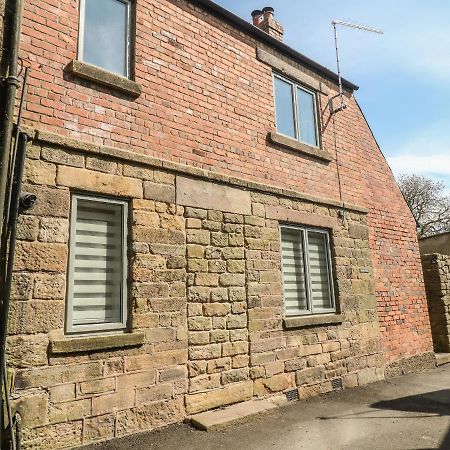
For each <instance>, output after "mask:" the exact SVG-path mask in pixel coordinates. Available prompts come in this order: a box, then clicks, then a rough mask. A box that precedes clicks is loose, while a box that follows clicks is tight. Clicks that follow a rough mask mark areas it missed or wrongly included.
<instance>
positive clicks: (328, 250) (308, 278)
mask: <svg viewBox="0 0 450 450" xmlns="http://www.w3.org/2000/svg"><path fill="white" fill-rule="evenodd" d="M283 228H284V229H289V230H296V231H298V232H303V233H302V236H303V241H302V244H303V262H304V267H305V280H306V281H307V283H306V284H307V286H306V304H307V309H305V310H302V309H297V310H294V311H293V310H290V311H289V312H287V311H286V297H285V296H286V292H285V283H284V266H283V256H282V255H283V254H282V248H283V245H282V244H283V242H282V241H283V239H282V234H281V231H282V229H283ZM308 231H311V232H313V233H320V234H323V235H325V237H326V247H327V248H326V257H327V268H328V290H329V293H330V298H331V304H332V307H331V308H321V309H317V308H314V306H313V304H312V301H311V300H312V289H311V275H310V267H309V252H308V248H309V244H308ZM279 235H280V255H281V267H282V272H281V276H282V280H283V306H284V315H285V317H292V316H310V315H318V314H330V313H336V298H335V293H334V281H333V267H332V263H331V248H330V233H329V231H328V230H324V229H321V228H315V227H309V226H302V225H298V226H296V225H289V224H280V233H279Z"/></svg>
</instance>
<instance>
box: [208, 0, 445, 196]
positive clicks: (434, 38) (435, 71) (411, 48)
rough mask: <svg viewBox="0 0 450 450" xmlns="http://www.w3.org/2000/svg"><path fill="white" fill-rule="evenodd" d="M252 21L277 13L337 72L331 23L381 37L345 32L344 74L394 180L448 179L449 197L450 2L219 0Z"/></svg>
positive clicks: (294, 38) (288, 32)
mask: <svg viewBox="0 0 450 450" xmlns="http://www.w3.org/2000/svg"><path fill="white" fill-rule="evenodd" d="M215 1H216V2H217V3H219V4H220V5H222V6H223V7H225V8H227V9H228V10H230V11H232V12H234V13H235V14H237V15H239V16H241V17H242V18H244V19H248V20H250V13H251V11H253V10H254V9H262V8H263V7H264V6H272V7H274V8H275V15H276V18H277V20H279V21H280V22H282V23H283V25H284V26H285V39H284V41H285V43H286V44H288V45H290V46H291V47H293V48H295V49H296V50H298V51H300V52H301V53H303V54H305V55H306V56H308V57H310V58H312V59H314V60H316V61H317V62H319V63H320V64H322V65H324V66H326V67H329V68H331V69H333V70H335V68H336V62H335V53H334V42H333V32H332V27H331V25H330V23H331V21H332V20H333V19H343V20H348V21H351V22H356V23H363V24H367V25H370V26H373V27H376V28H381V29H382V30H383V31H384V33H385V34H384V35H383V36H379V35H376V34H369V33H364V32H361V31H356V30H349V29H344V28H340V29H339V36H340V47H341V53H342V54H341V59H342V72H343V75H344V77H345V78H347V79H348V80H350V81H352V82H354V83H355V84H357V85H358V86H360V89H359V91H358V92H356V98H357V99H358V102H359V103H360V105H361V107H362V108H363V110H364V113H365V115H366V117H367V119H368V121H369V123H370V125H371V127H372V130H373V132H374V134H375V136H376V138H377V140H378V142H379V144H380V146H381V149H382V150H383V153H384V154H385V155H386V157H387V159H388V161H389V163H390V165H391V167H392V169H393V170H394V172H395V173H396V174H400V173H416V174H423V175H426V176H429V177H431V178H433V179H436V180H441V181H444V182H445V184H446V188H447V190H448V192H449V193H450V82H449V80H450V28H449V24H450V4H449V2H448V0H429V1H426V2H425V1H423V0H395V1H392V0H377V1H376V2H362V1H360V0H339V1H336V0H322V1H321V2H317V0H301V1H298V0H271V2H268V3H267V4H263V3H261V2H260V1H258V0H247V1H244V2H242V1H237V0H215Z"/></svg>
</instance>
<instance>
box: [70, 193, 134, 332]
mask: <svg viewBox="0 0 450 450" xmlns="http://www.w3.org/2000/svg"><path fill="white" fill-rule="evenodd" d="M127 224H128V204H127V202H125V201H121V200H112V199H109V198H100V197H90V196H85V195H78V194H74V195H73V196H72V211H71V223H70V253H69V268H68V289H67V291H68V295H67V309H66V310H67V313H66V319H67V321H66V330H67V332H90V331H103V330H119V329H124V328H126V326H127V315H128V304H127V303H128V302H127V273H128V268H127Z"/></svg>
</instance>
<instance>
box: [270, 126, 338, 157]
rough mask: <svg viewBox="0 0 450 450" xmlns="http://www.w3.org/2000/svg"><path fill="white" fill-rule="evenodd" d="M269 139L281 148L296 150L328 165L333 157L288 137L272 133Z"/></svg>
mask: <svg viewBox="0 0 450 450" xmlns="http://www.w3.org/2000/svg"><path fill="white" fill-rule="evenodd" d="M268 137H269V140H270V142H272V143H273V144H277V145H280V146H281V147H285V148H288V149H290V150H295V151H297V152H299V153H303V154H305V155H308V156H311V157H313V158H317V159H320V160H322V161H326V162H327V163H328V162H330V161H331V160H332V158H331V155H330V154H329V153H328V152H326V151H325V150H322V149H320V148H317V147H313V146H312V145H308V144H304V143H303V142H300V141H297V140H295V139H292V138H290V137H287V136H283V135H282V134H278V133H276V132H273V131H272V132H270V133H269V136H268Z"/></svg>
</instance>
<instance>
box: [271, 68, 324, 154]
mask: <svg viewBox="0 0 450 450" xmlns="http://www.w3.org/2000/svg"><path fill="white" fill-rule="evenodd" d="M274 84H275V110H276V122H277V131H278V132H279V133H281V134H284V135H286V136H289V137H291V138H293V139H297V140H298V141H300V142H303V143H305V144H308V145H312V146H314V147H318V146H319V140H318V129H317V111H316V97H315V94H314V92H311V91H309V90H308V89H305V88H303V87H301V86H299V85H297V84H295V83H293V82H292V81H289V80H287V79H286V78H283V77H280V76H279V75H274Z"/></svg>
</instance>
